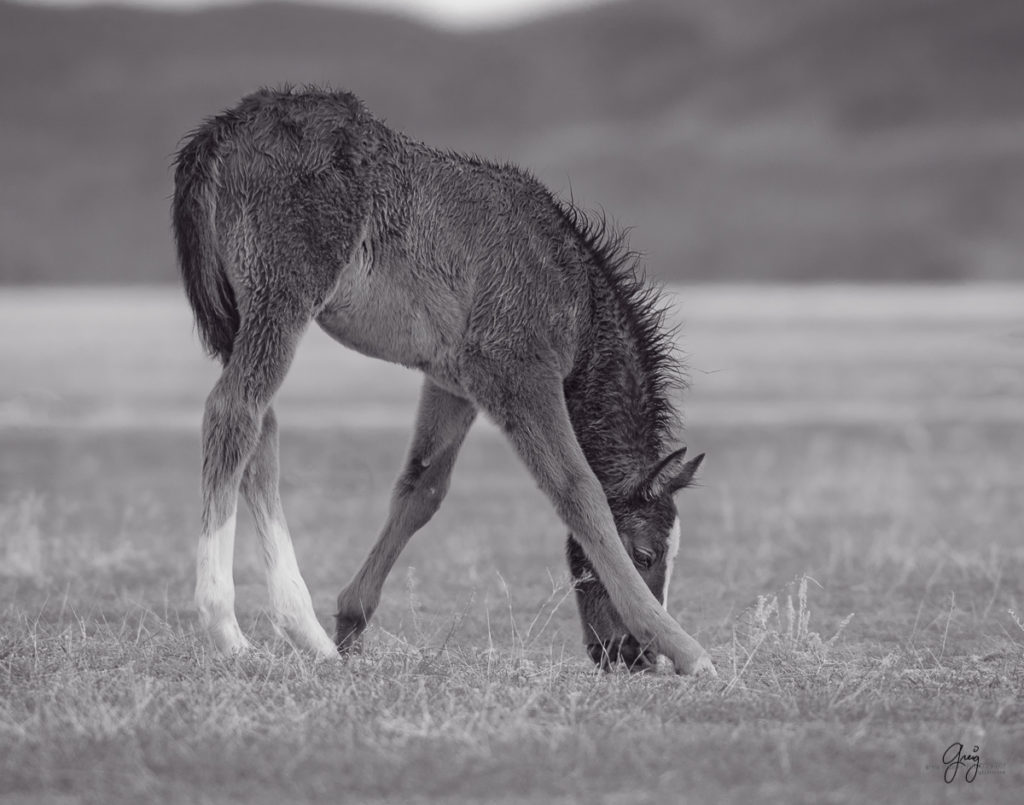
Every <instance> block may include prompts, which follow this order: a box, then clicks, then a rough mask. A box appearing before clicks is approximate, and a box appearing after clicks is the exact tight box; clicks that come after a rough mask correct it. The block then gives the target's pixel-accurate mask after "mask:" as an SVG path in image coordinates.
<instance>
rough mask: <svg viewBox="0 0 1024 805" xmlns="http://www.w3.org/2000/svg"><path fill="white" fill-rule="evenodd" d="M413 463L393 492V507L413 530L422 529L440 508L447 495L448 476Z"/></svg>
mask: <svg viewBox="0 0 1024 805" xmlns="http://www.w3.org/2000/svg"><path fill="white" fill-rule="evenodd" d="M431 470H433V467H430V468H426V467H423V466H422V465H420V464H418V463H414V464H413V465H411V466H410V467H409V469H407V470H406V471H405V472H404V473H403V474H402V477H401V479H399V482H398V486H397V488H396V490H395V501H394V505H395V507H396V508H398V509H399V510H400V511H401V513H402V515H403V517H404V519H405V520H406V521H407V522H408V523H409V525H410V526H411V527H412V528H413V529H418V528H422V527H423V526H424V525H426V524H427V522H428V521H429V520H430V518H431V517H433V516H434V515H435V514H436V513H437V510H438V509H439V508H440V507H441V501H443V500H444V498H445V495H446V494H448V481H449V479H448V476H447V475H446V474H445V475H443V476H442V474H441V473H438V472H433V471H431Z"/></svg>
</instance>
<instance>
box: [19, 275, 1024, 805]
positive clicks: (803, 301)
mask: <svg viewBox="0 0 1024 805" xmlns="http://www.w3.org/2000/svg"><path fill="white" fill-rule="evenodd" d="M669 299H670V301H671V303H672V306H673V313H672V316H671V318H672V319H673V321H680V322H684V324H683V326H682V327H681V329H680V331H679V333H680V343H681V347H682V350H683V352H684V353H685V354H686V356H687V360H688V363H689V366H690V370H689V375H690V384H691V388H690V390H689V391H688V392H687V393H686V394H685V398H684V400H685V410H686V425H687V427H686V433H685V435H686V440H687V442H688V443H689V444H690V445H691V447H692V449H695V450H698V449H699V450H706V451H707V452H708V459H707V461H706V463H705V467H704V469H703V470H702V477H701V483H700V485H699V486H698V487H697V488H695V489H691V490H687V491H685V492H684V493H682V494H681V495H680V496H679V499H678V504H679V508H680V512H681V516H682V522H683V544H682V550H681V551H680V554H679V559H678V564H677V567H676V572H675V575H674V581H673V587H672V590H671V592H670V596H669V602H668V605H669V609H670V611H671V612H672V614H673V615H674V616H676V617H677V618H678V619H679V620H680V621H681V622H682V623H683V624H684V626H685V627H686V628H687V629H688V630H689V631H690V632H691V633H693V634H695V636H697V637H698V639H700V640H701V641H702V643H703V644H704V645H705V646H706V647H707V648H708V649H709V650H710V652H711V655H712V657H713V659H714V661H715V663H716V665H717V667H718V669H719V672H720V678H719V679H718V680H709V679H702V680H697V681H694V680H692V679H689V678H680V677H675V676H671V675H668V674H647V675H636V676H631V675H628V674H626V673H623V672H617V673H612V674H604V673H600V672H597V671H595V670H594V669H593V668H592V667H591V665H590V663H589V661H588V660H586V659H585V656H584V653H583V650H582V640H581V635H580V633H579V626H578V623H577V620H576V613H575V606H574V604H573V601H572V597H571V592H570V590H569V587H568V580H567V573H566V569H565V566H564V561H563V541H564V529H563V528H562V527H561V526H560V524H559V522H558V521H557V519H556V518H555V516H554V514H553V513H552V511H551V509H550V507H549V506H548V505H547V503H546V501H545V500H544V499H543V497H542V496H541V495H540V493H539V492H537V491H536V489H535V488H534V486H533V483H532V481H531V479H530V478H529V477H528V475H527V474H526V472H525V471H524V470H523V469H522V467H521V466H520V465H519V463H518V462H517V461H516V459H515V458H514V456H513V455H512V454H511V453H510V451H509V450H508V449H507V448H506V446H505V445H504V443H503V442H502V440H501V438H500V436H499V435H498V433H497V432H496V430H495V429H494V428H493V427H491V426H489V425H488V424H487V423H478V425H477V426H476V427H475V429H474V431H473V433H472V434H471V436H470V438H469V439H468V441H467V444H466V446H465V448H464V452H463V454H462V456H461V457H460V461H459V464H458V466H457V467H456V471H455V476H454V479H453V483H452V491H451V493H450V495H449V497H448V499H447V500H446V502H445V504H444V506H443V507H442V510H441V512H440V513H439V514H438V515H437V516H436V517H435V519H434V520H433V521H432V522H431V523H430V524H429V525H428V526H427V527H426V528H425V529H424V530H423V532H422V533H421V534H419V535H418V536H417V537H416V538H415V539H414V540H413V542H412V543H411V545H410V546H409V548H408V550H407V552H406V553H405V554H404V555H403V557H402V559H401V561H400V562H399V565H398V566H397V567H396V569H395V572H394V574H393V576H392V578H391V579H390V581H389V583H388V585H387V587H386V589H385V595H384V600H383V602H382V604H381V607H380V610H379V612H378V615H377V617H376V619H375V620H374V622H373V624H372V627H371V629H370V630H369V632H368V634H367V641H366V642H367V645H366V651H365V653H364V654H363V655H362V656H360V657H355V658H352V659H347V660H344V661H340V662H316V661H313V660H312V659H311V658H309V657H305V656H301V655H297V654H295V653H294V652H293V651H292V650H291V649H290V648H289V647H288V646H287V645H286V644H284V643H282V642H280V641H278V640H276V639H275V638H274V635H273V632H272V630H271V629H270V627H269V624H268V621H267V617H266V613H265V609H264V608H265V606H266V593H265V589H264V587H263V580H262V570H261V568H260V565H259V559H258V551H257V549H256V546H255V539H254V537H253V534H252V527H251V522H250V521H249V520H248V519H247V518H243V519H242V520H241V521H240V533H239V540H238V546H237V558H236V570H235V577H236V581H237V585H238V610H239V619H240V622H241V623H242V625H243V628H244V629H245V630H246V631H247V632H249V633H250V635H252V636H254V638H255V642H256V645H257V648H256V650H255V651H253V652H252V653H251V654H250V655H249V656H246V657H243V658H241V659H237V660H223V659H217V658H215V657H213V656H211V655H210V653H209V651H208V649H207V647H206V645H205V643H204V641H203V640H202V639H201V637H200V636H199V635H197V634H196V632H195V623H196V619H195V614H194V612H193V611H192V607H191V604H190V599H191V593H192V585H193V578H192V573H193V569H192V561H193V552H194V547H195V546H194V542H195V537H196V531H197V523H198V503H197V497H198V495H197V491H198V490H197V487H198V479H197V469H198V460H199V443H198V435H197V432H198V423H199V420H200V417H201V409H202V400H203V397H204V396H205V393H206V392H207V390H208V389H209V386H210V385H211V383H212V382H213V379H214V378H215V377H216V368H215V366H214V365H213V364H212V363H210V362H207V361H204V360H203V358H202V356H201V354H200V350H199V347H198V344H197V341H196V339H195V336H194V335H192V334H190V329H189V328H190V321H189V318H188V312H187V309H186V307H185V303H184V299H183V297H182V296H181V294H180V293H179V292H178V291H177V290H175V289H162V290H145V291H142V290H118V291H113V290H47V291H33V290H19V291H14V290H10V289H6V290H4V291H3V294H2V296H0V802H2V803H21V802H60V803H65V802H75V801H79V800H82V801H95V802H131V803H136V802H147V801H187V802H198V801H202V802H228V801H242V802H247V803H264V802H266V803H277V802H282V801H288V802H303V801H325V802H338V801H341V802H347V801H351V802H399V801H401V802H408V801H418V802H450V803H468V802H476V801H487V802H492V801H500V802H505V803H550V802H572V801H576V800H581V799H584V798H586V799H588V800H591V801H598V802H613V803H619V802H621V803H643V802H654V801H658V802H672V803H676V802H695V803H701V802H724V803H729V802H736V803H746V802H750V801H760V802H776V801H777V802H840V803H846V802H850V803H852V802H862V801H884V802H953V801H957V802H959V801H963V800H964V799H972V800H973V799H977V800H978V801H984V802H1019V801H1020V799H1019V797H1020V791H1021V786H1022V785H1024V726H1022V724H1024V699H1022V694H1024V622H1022V613H1024V540H1022V526H1024V487H1022V484H1024V482H1022V480H1021V479H1022V478H1024V473H1022V472H1021V463H1022V462H1021V458H1022V456H1024V405H1021V400H1022V398H1024V289H1021V288H1016V287H1006V286H1003V287H1000V286H961V287H943V288H927V287H916V288H910V287H896V288H892V287H888V288H863V287H834V288H816V289H807V288H792V287H778V288H770V289H763V288H745V287H729V288H716V287H703V288H700V287H698V288H688V289H682V290H679V291H676V292H673V293H671V294H670V295H669ZM417 385H418V380H417V378H416V376H415V375H414V374H412V373H411V372H407V371H405V370H402V369H398V368H395V367H389V366H385V365H382V364H379V363H375V362H373V361H370V360H368V359H364V358H361V357H359V356H356V355H353V354H352V353H349V352H347V351H345V350H344V349H342V348H341V347H336V346H335V345H333V344H332V343H330V342H329V341H328V340H327V339H326V337H324V336H323V335H322V334H320V333H319V332H313V333H310V335H309V337H308V338H307V340H306V342H305V343H304V344H303V349H302V351H301V353H300V356H299V359H298V361H297V363H296V366H295V367H294V370H293V372H292V375H291V376H290V377H289V379H288V382H287V384H286V387H285V389H284V391H283V392H282V395H281V400H280V405H279V413H280V419H281V427H282V462H283V485H282V493H283V497H284V503H285V508H286V511H287V512H288V515H289V519H290V524H291V527H292V531H293V533H294V535H295V541H296V548H297V552H298V555H299V561H300V564H301V566H302V568H303V570H304V573H305V575H306V578H307V580H308V581H309V583H310V587H311V589H312V593H313V599H314V604H315V606H316V609H317V612H318V614H319V615H320V618H321V620H322V622H323V623H324V624H325V625H329V624H330V620H331V618H330V615H331V612H332V606H333V602H334V597H335V595H336V594H337V592H338V590H339V589H340V587H341V586H342V585H343V584H344V582H345V581H346V580H347V579H348V577H349V575H350V574H351V573H352V572H353V571H354V570H355V568H356V566H357V564H358V563H359V561H360V560H361V559H362V557H363V556H364V554H365V553H366V551H367V549H368V548H369V546H370V544H371V543H372V541H373V539H374V537H375V534H376V530H377V528H378V527H379V525H380V523H381V521H382V518H383V515H384V512H385V507H386V502H387V497H388V494H389V490H390V484H391V481H392V478H393V476H394V474H395V473H396V471H397V469H398V467H399V464H400V462H401V458H402V455H403V452H404V449H405V444H406V440H407V439H408V432H409V427H410V423H411V418H412V411H413V407H414V404H415V396H416V389H417ZM955 743H962V744H964V747H965V748H964V752H965V753H966V754H977V755H979V756H980V761H981V764H980V768H979V769H978V770H977V775H976V776H973V775H971V777H972V779H973V782H967V780H966V779H965V777H966V776H968V772H969V771H971V766H972V763H973V761H967V762H966V763H965V765H964V766H961V767H956V766H953V767H950V768H948V769H947V768H946V767H945V766H944V763H943V754H944V753H945V752H946V751H947V749H948V747H950V746H951V745H952V744H955ZM975 746H976V747H978V749H977V750H976V751H975V750H974V747H975ZM944 774H950V775H952V776H953V777H954V779H953V780H952V782H950V783H948V784H947V783H946V782H944V779H943V777H944Z"/></svg>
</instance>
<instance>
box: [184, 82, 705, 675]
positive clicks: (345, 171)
mask: <svg viewBox="0 0 1024 805" xmlns="http://www.w3.org/2000/svg"><path fill="white" fill-rule="evenodd" d="M173 225H174V232H175V237H176V241H177V247H178V254H179V259H180V266H181V273H182V278H183V281H184V285H185V290H186V293H187V295H188V299H189V302H190V303H191V306H192V309H193V311H194V313H195V318H196V323H197V326H198V331H199V335H200V338H201V340H202V342H203V344H204V345H205V347H206V348H207V350H208V351H209V352H210V353H211V354H212V355H214V356H216V357H217V358H219V359H220V361H221V362H222V363H223V364H224V371H223V374H222V376H221V378H220V380H219V381H218V383H217V385H216V386H215V388H214V390H213V391H212V392H211V394H210V397H209V399H208V400H207V405H206V412H205V417H204V436H203V451H204V454H203V479H202V485H203V536H202V537H201V538H200V548H199V559H198V577H197V590H196V598H197V604H198V606H199V611H200V617H201V620H202V622H203V624H204V626H205V627H206V628H207V629H208V630H209V631H210V634H211V637H212V638H213V641H214V643H215V645H217V646H218V647H219V648H221V649H222V650H226V651H233V650H238V649H240V648H244V646H245V640H244V637H243V636H242V635H241V633H240V631H239V630H238V627H237V621H236V620H235V616H234V612H233V604H232V601H233V588H232V586H231V582H230V565H231V547H232V545H233V539H234V519H235V510H236V505H237V503H236V501H237V493H238V491H239V489H241V491H242V492H243V494H244V496H245V497H246V499H247V500H248V501H249V503H250V506H251V507H252V508H253V511H254V513H256V520H257V530H258V531H259V532H260V536H261V540H262V542H263V547H264V553H265V555H266V557H267V570H268V580H269V583H270V586H271V599H272V605H273V606H274V608H275V613H276V615H275V620H276V622H278V624H279V626H280V628H281V629H282V631H283V633H285V634H286V635H288V636H289V637H291V638H292V639H294V640H295V641H296V642H298V643H299V644H302V645H304V646H307V647H309V648H312V649H314V650H317V651H321V652H322V653H326V652H327V651H328V650H333V646H332V647H331V648H330V649H329V648H328V646H327V644H325V642H324V638H323V636H322V635H321V634H319V633H318V631H322V629H319V626H318V624H317V623H316V619H315V617H313V616H312V613H311V609H310V605H309V604H308V601H309V594H308V591H307V590H306V588H305V584H304V583H303V582H302V580H301V576H299V575H298V571H297V567H293V566H294V564H295V563H294V552H293V551H292V549H291V543H290V538H289V537H288V533H287V527H286V526H285V523H284V516H283V512H282V511H281V508H280V498H279V495H278V492H277V472H278V471H277V430H276V422H275V420H274V417H273V410H272V408H271V401H272V399H273V396H274V394H275V393H276V391H277V389H278V388H279V387H280V385H281V382H282V381H283V379H284V376H285V373H286V372H287V369H288V366H289V364H290V362H291V359H292V357H293V355H294V351H295V347H296V345H297V343H298V341H299V339H300V337H301V335H302V333H303V331H304V330H305V328H306V327H307V325H308V324H309V322H310V321H315V322H316V323H317V324H318V325H319V326H320V327H322V328H323V329H324V330H325V331H326V332H327V333H329V334H330V335H331V336H332V337H333V338H335V339H336V340H337V341H339V342H341V343H342V344H344V345H346V346H348V347H350V348H352V349H355V350H357V351H359V352H361V353H363V354H365V355H369V356H371V357H375V358H380V359H382V360H386V361H390V362H394V363H399V364H402V365H404V366H408V367H412V368H415V369H417V370H419V371H421V372H422V373H423V374H424V376H425V380H424V386H423V393H422V398H421V401H420V408H419V413H418V415H417V423H416V431H415V435H414V438H413V443H412V446H411V448H410V454H409V457H408V459H407V462H406V466H405V468H404V470H403V472H402V474H401V476H400V477H399V480H398V482H397V484H396V487H395V491H394V495H393V497H392V502H391V508H390V513H389V516H388V520H387V522H386V524H385V526H384V529H383V530H382V533H381V536H380V538H379V540H378V542H377V544H376V545H375V546H374V548H373V550H372V551H371V554H370V556H369V557H368V559H367V560H366V562H365V563H364V564H363V566H362V568H361V569H360V571H359V572H358V573H357V574H356V576H355V577H354V578H353V580H352V581H351V582H350V584H349V585H348V586H347V587H346V588H345V590H343V592H342V593H341V595H340V596H339V599H338V612H337V614H336V619H337V623H336V635H335V642H336V644H337V645H338V647H340V648H341V649H343V650H344V649H347V648H349V647H351V646H353V645H355V643H356V640H357V638H358V636H359V634H360V633H361V632H362V630H363V629H364V628H365V625H366V622H367V620H368V619H369V617H370V615H371V614H372V613H373V610H374V609H375V608H376V606H377V603H378V601H379V598H380V589H381V586H382V585H383V582H384V579H385V578H386V576H387V573H388V571H389V570H390V569H391V567H392V565H393V564H394V562H395V560H396V559H397V557H398V554H399V552H400V551H401V549H402V548H403V547H404V545H405V544H406V543H407V541H408V539H409V538H410V537H411V536H412V534H413V533H414V532H415V531H416V530H417V529H418V528H420V527H421V526H422V525H423V524H424V523H425V522H426V521H427V520H429V519H430V517H431V516H432V514H433V513H434V511H436V509H437V507H438V505H440V501H441V499H442V498H443V496H444V493H445V491H446V489H447V486H448V480H449V477H450V473H451V468H452V465H453V464H454V461H455V457H456V455H457V453H458V449H459V446H460V445H461V443H462V440H463V438H464V436H465V434H466V431H467V430H468V428H469V426H470V424H471V423H472V421H473V419H474V417H475V414H476V412H477V411H478V410H482V411H484V412H485V413H486V414H487V416H489V417H490V418H491V419H492V420H493V421H494V422H495V423H496V424H497V425H498V426H499V427H500V428H501V429H502V430H503V431H504V433H505V434H506V435H507V437H508V438H509V440H510V441H511V442H512V444H513V446H514V447H515V448H516V450H517V451H518V453H519V455H520V457H521V458H522V459H523V461H524V463H525V464H526V466H527V468H528V469H529V470H530V471H531V472H532V473H533V475H534V477H535V478H536V480H537V482H538V485H539V486H540V488H541V489H542V490H543V491H544V492H545V493H546V494H547V495H548V496H549V497H550V499H551V500H552V502H553V504H554V506H555V508H556V510H557V511H558V513H559V515H560V516H561V517H562V519H563V521H564V522H565V523H566V525H567V526H568V528H569V530H570V538H569V544H568V551H567V553H568V557H569V561H570V566H571V569H572V572H573V575H574V577H575V578H576V579H577V580H578V581H577V600H578V603H579V606H580V612H581V617H582V620H583V625H584V632H585V637H584V639H585V642H586V643H587V645H588V649H589V653H590V654H591V656H592V657H593V658H594V660H595V661H596V662H599V663H601V664H605V665H607V664H608V663H610V662H612V661H614V660H616V659H619V658H621V659H624V660H626V661H627V662H629V663H630V664H648V663H649V662H650V660H651V658H652V657H653V653H654V652H660V653H663V654H666V655H668V657H669V658H670V659H671V660H672V662H673V663H674V665H675V667H676V669H677V670H678V671H680V672H687V673H691V672H700V671H711V672H713V667H712V666H711V664H710V661H709V660H708V658H707V655H706V654H705V653H704V651H703V649H701V647H700V646H699V644H697V642H696V641H695V640H693V638H692V637H690V636H689V635H688V634H686V633H685V632H684V631H683V630H682V629H681V628H680V627H679V625H678V624H677V623H676V622H675V621H674V620H672V619H671V618H670V617H669V616H668V615H667V613H666V612H665V611H664V610H663V608H662V606H661V604H662V601H663V600H664V596H665V587H666V586H667V575H668V573H669V572H670V569H671V560H672V559H674V556H673V554H674V548H673V540H674V539H675V540H676V544H677V537H678V534H677V531H678V525H677V517H676V510H675V505H674V502H673V499H672V495H673V494H674V493H675V492H676V491H678V490H679V489H681V488H682V487H684V486H686V485H687V483H689V481H690V479H691V478H692V476H693V474H694V472H695V471H696V469H697V466H698V465H699V463H700V459H701V457H700V456H698V457H697V458H696V459H694V460H692V461H690V462H684V459H683V454H684V452H685V450H675V452H673V449H674V447H675V444H676V440H677V433H676V418H675V412H674V409H673V405H672V402H671V397H672V390H673V388H674V384H675V382H676V380H677V378H678V373H677V368H676V364H675V363H674V361H673V358H672V354H671V339H670V337H669V336H668V335H667V334H666V333H665V331H664V329H663V326H662V313H661V309H660V307H659V303H658V300H657V296H656V295H655V294H654V292H652V291H651V290H649V289H648V288H647V287H646V286H645V285H644V284H643V283H642V281H641V280H640V279H639V278H638V277H637V273H636V263H635V259H634V258H633V256H632V255H630V253H629V252H628V251H627V250H626V249H625V248H624V243H623V240H622V238H620V237H618V236H616V235H615V234H614V233H611V232H610V231H609V230H607V229H606V228H605V227H604V226H603V223H600V222H598V223H595V222H593V221H591V220H589V219H588V218H587V217H586V216H585V215H584V214H583V213H581V212H580V211H579V210H577V209H576V208H574V207H573V206H572V205H571V204H567V203H565V202H561V201H559V200H557V199H556V198H555V197H554V196H552V194H551V193H550V192H549V191H548V190H547V189H546V188H545V187H544V186H543V185H542V184H540V182H538V181H537V180H536V179H535V178H534V177H532V176H531V175H530V174H529V173H527V172H525V171H523V170H521V169H519V168H517V167H514V166H511V165H498V164H494V163H491V162H487V161H485V160H481V159H478V158H474V157H467V156H463V155H460V154H456V153H451V152H448V151H442V150H438V149H435V148H431V147H428V146H426V145H424V144H422V143H419V142H416V141H415V140H412V139H410V138H408V137H406V136H405V135H404V134H401V133H399V132H397V131H394V130H392V129H390V128H388V127H387V126H386V125H384V124H383V123H382V122H380V121H379V120H377V119H376V118H375V117H373V116H372V115H371V114H370V113H369V112H368V111H367V110H366V109H365V107H364V106H363V104H362V103H361V102H360V101H359V100H358V99H357V98H356V97H355V96H354V95H351V94H349V93H344V92H326V91H321V90H316V89H304V90H301V91H292V90H281V91H271V90H262V91H260V92H257V93H255V94H253V95H250V96H248V97H246V98H244V99H243V100H242V101H241V102H240V103H239V104H238V105H237V106H236V107H235V108H233V109H231V110H229V111H226V112H224V113H223V114H221V115H218V116H216V117H214V118H211V119H209V120H207V121H206V122H205V123H203V124H202V125H201V126H200V127H199V128H198V129H196V130H195V131H194V132H193V133H192V134H191V135H190V136H189V137H188V139H187V141H186V142H185V144H184V146H183V147H182V148H181V150H180V151H179V153H178V156H177V160H176V170H175V192H174V201H173ZM674 523H676V526H675V529H676V532H673V525H674ZM673 533H675V537H673ZM659 599H661V601H659Z"/></svg>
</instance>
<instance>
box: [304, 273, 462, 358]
mask: <svg viewBox="0 0 1024 805" xmlns="http://www.w3.org/2000/svg"><path fill="white" fill-rule="evenodd" d="M349 268H354V266H350V267H349ZM403 279H404V280H406V281H403ZM428 300H430V301H429V302H428ZM459 307H460V306H459V305H458V304H457V302H456V300H454V299H441V300H439V299H437V298H436V297H435V296H434V295H433V294H431V293H429V292H428V291H425V290H419V291H418V290H417V289H416V287H415V285H414V284H412V285H411V287H410V283H409V282H408V277H403V276H402V275H397V276H396V272H394V271H383V270H374V271H373V272H371V273H366V272H363V271H359V270H358V269H357V270H355V271H349V270H346V271H344V272H343V273H342V277H341V278H340V281H339V283H338V288H337V290H336V291H335V292H334V294H333V295H332V296H331V298H330V299H329V300H328V301H327V303H326V304H325V305H324V307H323V309H322V310H321V311H320V313H319V314H318V315H317V317H316V321H317V323H318V324H319V325H320V326H321V327H322V328H323V329H324V331H325V332H327V334H328V335H330V336H331V337H332V338H334V339H335V340H336V341H338V342H339V343H341V344H344V345H345V346H347V347H349V348H350V349H354V350H356V351H357V352H360V353H362V354H363V355H367V356H369V357H371V358H378V359H380V360H384V361H388V362H389V363H397V364H401V365H402V366H407V367H410V368H413V369H420V370H422V371H424V372H426V373H427V374H431V375H433V374H438V375H440V376H445V375H447V374H449V371H448V368H447V367H448V364H449V356H450V355H451V354H452V351H453V350H452V346H453V344H454V342H456V341H457V340H458V338H459V333H460V331H461V329H462V328H461V327H460V326H459V323H458V321H459V318H460V317H459V316H458V313H457V311H458V308H459Z"/></svg>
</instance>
